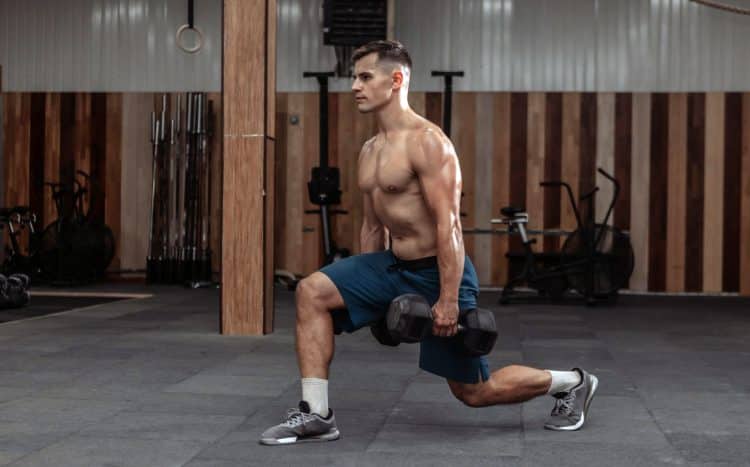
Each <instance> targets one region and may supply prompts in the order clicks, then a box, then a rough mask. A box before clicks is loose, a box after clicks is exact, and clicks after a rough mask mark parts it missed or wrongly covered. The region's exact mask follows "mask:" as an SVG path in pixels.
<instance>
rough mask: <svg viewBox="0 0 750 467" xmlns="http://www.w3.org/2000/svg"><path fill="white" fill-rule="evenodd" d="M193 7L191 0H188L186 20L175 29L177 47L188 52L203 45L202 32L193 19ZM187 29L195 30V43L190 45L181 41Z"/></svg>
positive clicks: (190, 52)
mask: <svg viewBox="0 0 750 467" xmlns="http://www.w3.org/2000/svg"><path fill="white" fill-rule="evenodd" d="M194 7H195V5H194V4H193V0H188V2H187V9H188V22H187V24H183V25H182V26H180V27H179V29H177V47H179V48H180V49H182V50H183V51H185V52H187V53H189V54H194V53H196V52H198V51H199V50H200V49H201V48H202V47H203V32H202V31H201V30H200V29H198V28H197V27H196V26H195V24H194V21H193V20H194V19H195V8H194ZM187 30H191V31H195V44H194V45H193V46H192V47H188V46H187V45H185V44H184V43H183V39H182V37H183V35H184V33H185V31H187Z"/></svg>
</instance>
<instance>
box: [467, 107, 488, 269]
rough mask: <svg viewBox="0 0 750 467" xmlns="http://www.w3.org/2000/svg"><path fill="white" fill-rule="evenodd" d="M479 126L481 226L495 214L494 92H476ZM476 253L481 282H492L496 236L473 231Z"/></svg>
mask: <svg viewBox="0 0 750 467" xmlns="http://www.w3.org/2000/svg"><path fill="white" fill-rule="evenodd" d="M476 115H477V118H476V127H475V132H474V134H475V139H476V140H475V143H474V144H475V146H476V158H475V163H474V168H475V172H474V192H475V197H474V223H475V226H476V227H477V228H481V229H489V228H490V219H492V217H493V187H494V185H495V181H494V179H493V162H494V158H493V145H494V137H493V122H494V120H495V105H494V102H493V100H492V94H491V93H476ZM471 237H472V239H473V241H474V252H475V255H474V256H472V257H471V259H472V261H473V263H474V266H475V268H476V271H477V276H478V277H479V283H480V284H491V283H492V262H493V256H492V237H491V236H489V235H473V236H471ZM466 238H468V236H467V237H466Z"/></svg>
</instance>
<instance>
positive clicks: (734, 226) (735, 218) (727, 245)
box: [721, 93, 743, 292]
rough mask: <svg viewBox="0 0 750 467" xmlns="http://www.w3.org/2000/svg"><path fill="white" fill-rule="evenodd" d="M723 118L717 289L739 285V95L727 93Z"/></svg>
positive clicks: (740, 99)
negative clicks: (721, 267) (721, 261)
mask: <svg viewBox="0 0 750 467" xmlns="http://www.w3.org/2000/svg"><path fill="white" fill-rule="evenodd" d="M725 111H726V113H725V118H724V122H725V125H724V213H723V218H724V222H723V223H724V248H723V253H722V257H723V258H724V270H723V271H722V277H723V283H722V286H721V290H722V291H724V292H737V291H739V288H740V280H739V279H740V262H739V255H738V254H737V249H738V245H739V244H740V242H741V241H743V239H742V237H740V215H741V211H740V184H741V180H742V94H740V93H727V94H726V105H725Z"/></svg>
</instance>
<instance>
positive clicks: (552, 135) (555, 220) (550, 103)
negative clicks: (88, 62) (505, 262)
mask: <svg viewBox="0 0 750 467" xmlns="http://www.w3.org/2000/svg"><path fill="white" fill-rule="evenodd" d="M546 100H547V101H546V102H545V122H544V131H545V135H544V138H545V148H544V154H545V157H544V179H545V180H560V176H561V171H562V167H561V165H562V93H559V92H554V93H548V94H547V99H546ZM542 193H543V194H544V228H545V229H558V228H560V190H559V189H550V188H544V189H543V190H542ZM559 243H560V241H559V238H558V237H551V236H546V237H544V242H543V244H539V247H540V248H541V247H542V245H543V248H544V251H547V252H553V251H557V249H558V245H559Z"/></svg>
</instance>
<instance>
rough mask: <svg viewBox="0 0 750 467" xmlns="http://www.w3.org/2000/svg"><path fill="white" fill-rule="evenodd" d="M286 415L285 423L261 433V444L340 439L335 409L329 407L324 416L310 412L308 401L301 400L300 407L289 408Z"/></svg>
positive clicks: (274, 444) (273, 444)
mask: <svg viewBox="0 0 750 467" xmlns="http://www.w3.org/2000/svg"><path fill="white" fill-rule="evenodd" d="M286 415H287V417H286V421H285V422H284V423H280V424H278V425H276V426H272V427H271V428H269V429H267V430H266V431H265V432H263V434H262V435H260V443H261V444H267V445H270V446H276V445H280V444H295V443H311V442H316V441H333V440H336V439H339V430H338V428H336V419H335V418H334V416H333V410H330V409H329V414H328V417H326V418H323V417H321V416H320V415H318V414H316V413H310V406H309V405H308V404H307V402H305V401H300V403H299V409H289V410H288V411H287V414H286Z"/></svg>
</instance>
